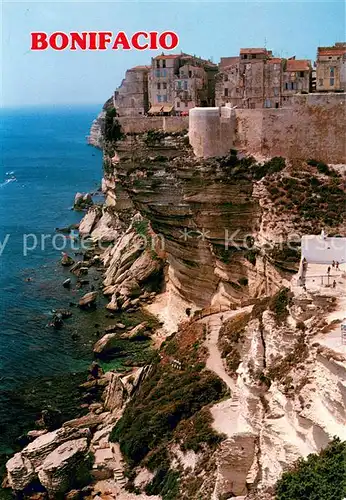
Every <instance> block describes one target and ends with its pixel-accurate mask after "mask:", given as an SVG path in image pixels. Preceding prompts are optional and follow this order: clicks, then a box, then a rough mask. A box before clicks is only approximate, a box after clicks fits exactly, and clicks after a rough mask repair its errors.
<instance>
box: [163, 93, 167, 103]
mask: <svg viewBox="0 0 346 500" xmlns="http://www.w3.org/2000/svg"><path fill="white" fill-rule="evenodd" d="M162 102H167V94H166V95H163V96H162Z"/></svg>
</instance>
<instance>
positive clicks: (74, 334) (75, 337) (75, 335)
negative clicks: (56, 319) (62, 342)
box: [71, 333, 79, 340]
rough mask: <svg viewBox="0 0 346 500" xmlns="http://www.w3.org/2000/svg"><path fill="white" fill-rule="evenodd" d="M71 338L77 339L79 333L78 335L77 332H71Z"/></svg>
mask: <svg viewBox="0 0 346 500" xmlns="http://www.w3.org/2000/svg"><path fill="white" fill-rule="evenodd" d="M71 339H72V340H78V339H79V335H78V333H72V335H71Z"/></svg>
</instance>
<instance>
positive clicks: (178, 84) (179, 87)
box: [177, 80, 181, 89]
mask: <svg viewBox="0 0 346 500" xmlns="http://www.w3.org/2000/svg"><path fill="white" fill-rule="evenodd" d="M177 87H178V89H181V81H180V80H178V81H177Z"/></svg>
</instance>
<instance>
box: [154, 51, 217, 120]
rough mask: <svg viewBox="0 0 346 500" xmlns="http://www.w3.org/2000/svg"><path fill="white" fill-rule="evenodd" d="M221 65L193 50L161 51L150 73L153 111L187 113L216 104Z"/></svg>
mask: <svg viewBox="0 0 346 500" xmlns="http://www.w3.org/2000/svg"><path fill="white" fill-rule="evenodd" d="M217 71H218V68H217V65H216V64H213V63H212V62H211V61H206V60H204V59H201V58H199V57H195V56H191V55H189V54H175V55H164V54H162V55H160V56H156V57H154V58H153V59H152V64H151V70H150V74H149V101H150V106H151V107H150V109H149V113H150V114H158V113H171V112H173V111H174V112H175V113H177V114H181V113H182V114H184V113H186V112H188V110H189V109H191V108H194V107H198V106H207V105H213V104H214V95H215V74H216V73H217Z"/></svg>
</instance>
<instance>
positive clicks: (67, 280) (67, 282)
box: [62, 278, 71, 288]
mask: <svg viewBox="0 0 346 500" xmlns="http://www.w3.org/2000/svg"><path fill="white" fill-rule="evenodd" d="M62 286H63V287H64V288H70V286H71V278H67V279H66V280H65V281H63V284H62Z"/></svg>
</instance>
